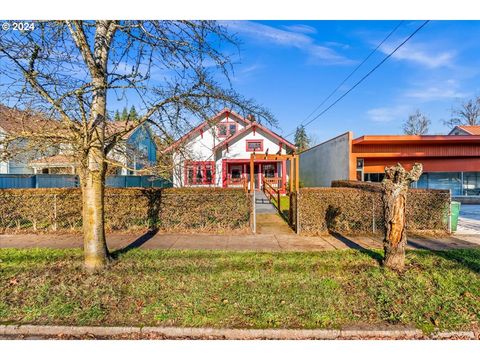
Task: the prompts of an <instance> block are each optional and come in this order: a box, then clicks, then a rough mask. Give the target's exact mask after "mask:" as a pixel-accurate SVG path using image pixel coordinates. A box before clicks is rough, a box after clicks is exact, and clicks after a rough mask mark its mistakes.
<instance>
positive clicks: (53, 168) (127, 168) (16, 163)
mask: <svg viewBox="0 0 480 360" xmlns="http://www.w3.org/2000/svg"><path fill="white" fill-rule="evenodd" d="M126 127H127V123H126V122H124V121H115V122H113V121H111V122H108V123H107V128H106V135H107V136H108V135H109V134H113V133H115V132H117V131H119V130H122V129H125V128H126ZM46 128H48V129H52V128H53V129H55V128H56V129H57V130H58V131H62V130H61V127H60V126H59V123H58V122H56V121H53V120H46V119H42V118H41V117H39V116H38V115H35V116H31V115H25V113H24V112H22V111H19V110H14V109H10V108H8V107H5V106H3V105H0V140H1V139H2V138H4V137H5V136H9V135H11V136H18V137H19V138H20V139H21V134H22V131H23V132H25V131H27V130H28V131H29V132H32V131H37V130H38V131H43V129H46ZM24 144H25V143H24V142H22V140H16V144H15V146H16V148H20V149H22V146H24ZM0 146H1V145H0ZM1 152H2V148H1V147H0V153H1ZM16 153H19V154H18V155H16V156H14V157H11V158H9V159H7V160H5V161H3V162H0V174H38V173H41V174H75V173H76V167H77V164H76V163H75V160H74V155H75V154H73V153H72V150H71V147H70V146H69V144H58V146H55V147H50V148H48V149H43V150H42V152H41V153H40V152H38V153H33V151H31V150H29V151H25V152H24V153H22V151H18V150H17V151H16ZM108 157H109V160H110V161H111V164H112V166H111V167H112V168H115V169H114V170H113V171H111V173H112V172H113V173H115V174H117V175H130V174H136V172H137V171H138V170H141V169H142V168H144V167H147V166H151V165H154V164H155V163H156V161H157V155H156V145H155V142H154V137H153V134H152V132H151V130H150V129H149V127H148V126H146V125H144V126H141V127H138V128H136V129H134V130H132V131H130V132H128V133H127V134H125V135H124V136H123V137H122V139H121V140H120V141H119V143H118V144H117V146H116V147H114V148H113V150H112V151H111V154H109V156H108Z"/></svg>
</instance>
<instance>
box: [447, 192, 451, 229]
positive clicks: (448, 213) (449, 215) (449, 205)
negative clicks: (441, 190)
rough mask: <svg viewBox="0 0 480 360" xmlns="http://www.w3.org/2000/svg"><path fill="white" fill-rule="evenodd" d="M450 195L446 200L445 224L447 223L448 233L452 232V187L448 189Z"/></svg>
mask: <svg viewBox="0 0 480 360" xmlns="http://www.w3.org/2000/svg"><path fill="white" fill-rule="evenodd" d="M448 192H449V195H450V201H449V202H448V211H447V224H448V233H449V234H451V233H452V189H449V190H448Z"/></svg>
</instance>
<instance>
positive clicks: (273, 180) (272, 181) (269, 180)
mask: <svg viewBox="0 0 480 360" xmlns="http://www.w3.org/2000/svg"><path fill="white" fill-rule="evenodd" d="M263 183H264V184H268V185H270V186H271V187H273V188H274V189H279V190H280V189H281V188H282V178H280V177H263Z"/></svg>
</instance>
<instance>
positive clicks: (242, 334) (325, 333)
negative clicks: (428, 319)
mask: <svg viewBox="0 0 480 360" xmlns="http://www.w3.org/2000/svg"><path fill="white" fill-rule="evenodd" d="M151 333H156V334H161V335H164V336H166V337H171V338H209V337H210V338H218V339H226V340H253V339H268V340H288V339H290V340H307V339H318V340H334V339H345V338H356V339H358V338H385V339H398V338H410V339H418V338H429V339H439V340H441V339H451V338H461V339H476V337H475V334H474V332H473V331H448V332H437V333H434V334H431V335H427V334H424V333H423V332H422V331H421V330H418V329H414V328H403V329H396V330H386V329H377V330H375V329H370V330H352V329H345V330H330V329H325V330H324V329H309V330H296V329H214V328H184V327H123V326H119V327H100V326H98V327H97V326H49V325H46V326H42V325H0V336H1V335H3V336H19V335H23V336H57V335H60V334H61V335H71V336H81V335H93V336H105V337H107V336H115V335H121V334H151Z"/></svg>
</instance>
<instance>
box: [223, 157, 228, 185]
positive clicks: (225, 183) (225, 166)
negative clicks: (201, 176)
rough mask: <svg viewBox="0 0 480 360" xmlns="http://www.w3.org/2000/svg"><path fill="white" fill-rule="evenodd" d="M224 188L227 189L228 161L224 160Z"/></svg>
mask: <svg viewBox="0 0 480 360" xmlns="http://www.w3.org/2000/svg"><path fill="white" fill-rule="evenodd" d="M222 187H224V188H226V187H227V159H223V160H222Z"/></svg>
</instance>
